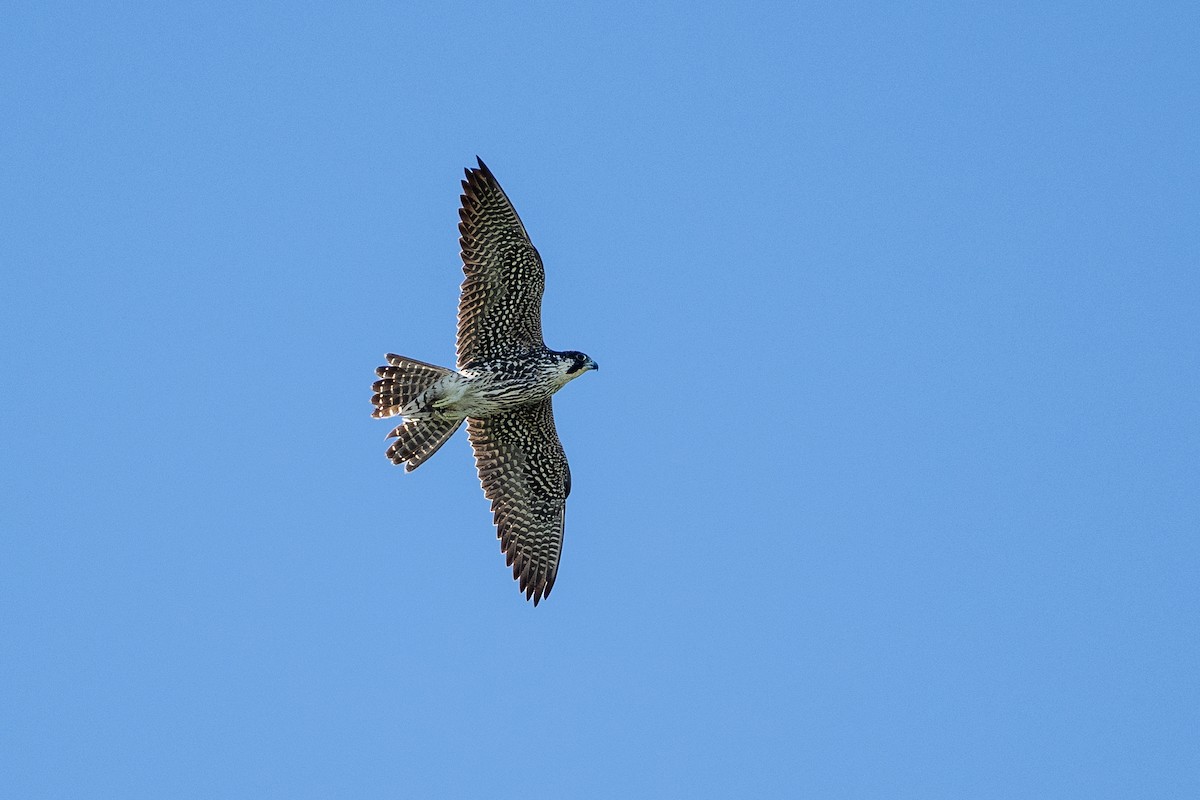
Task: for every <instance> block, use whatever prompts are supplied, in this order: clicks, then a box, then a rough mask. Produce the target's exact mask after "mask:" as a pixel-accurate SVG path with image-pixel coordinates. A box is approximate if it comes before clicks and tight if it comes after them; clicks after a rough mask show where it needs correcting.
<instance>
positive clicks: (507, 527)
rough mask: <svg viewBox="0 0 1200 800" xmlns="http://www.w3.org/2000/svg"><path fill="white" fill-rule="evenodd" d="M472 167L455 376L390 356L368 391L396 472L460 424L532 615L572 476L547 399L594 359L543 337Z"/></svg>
mask: <svg viewBox="0 0 1200 800" xmlns="http://www.w3.org/2000/svg"><path fill="white" fill-rule="evenodd" d="M476 160H477V161H478V162H479V167H478V168H477V169H467V170H466V176H467V179H466V180H464V181H463V182H462V186H463V195H462V205H461V207H460V209H459V212H458V216H459V219H460V222H459V225H458V230H459V233H461V234H462V236H461V237H460V238H459V240H458V241H459V245H460V246H461V247H462V260H463V272H465V273H466V276H467V277H466V279H465V280H464V281H463V283H462V294H461V296H460V297H459V301H458V364H457V366H458V369H457V371H456V370H453V369H448V368H446V367H438V366H434V365H433V364H426V363H425V362H423V361H417V360H416V359H412V358H406V357H405V356H398V355H394V354H391V353H389V354H388V356H387V362H388V363H387V364H386V365H385V366H382V367H379V368H378V369H376V370H375V374H376V375H378V376H379V380H377V381H375V383H374V385H373V386H372V387H371V388H372V390H373V391H374V392H375V394H374V396H372V398H371V402H372V403H374V404H375V410H374V411H373V412H372V413H371V416H373V417H378V418H385V417H394V416H397V415H399V416H401V417H403V418H404V424H402V425H400V426H399V427H397V428H396V429H395V430H393V431H392V432H391V433H389V434H388V438H394V439H395V440H396V441H395V442H393V443H392V444H391V446H390V447H389V448H388V449H387V456H388V458H390V459H391V460H392V463H394V464H404V469H405V470H406V471H409V472H411V471H412V470H414V469H416V468H417V467H419V466H421V465H422V464H424V463H425V462H426V461H427V460H428V459H429V457H430V456H432V455H433V454H434V453H436V452H437V450H438V448H439V447H441V446H442V445H443V444H445V443H446V440H447V439H449V438H450V437H451V436H452V435H453V434H454V432H455V431H456V430H458V428H459V426H460V425H462V423H463V420H466V422H467V435H468V437H469V438H470V440H471V447H472V448H474V450H475V466H476V468H477V469H478V471H479V482H480V483H481V484H483V493H484V495H486V496H487V498H488V499H489V500H491V501H492V511H493V519H494V521H495V524H496V536H497V537H498V538H499V539H500V549H501V551H502V552H503V553H504V557H505V561H506V563H507V564H508V565H509V566H511V567H512V570H513V578H515V579H516V580H518V581H520V587H521V591H522V592H524V593H525V599H526V600H530V599H531V600H533V604H534V605H535V606H536V605H537V604H538V603H539V602H540V601H541V599H542V598H543V597H546V596H549V594H550V590H551V589H553V588H554V579H555V576H556V575H557V574H558V562H559V556H560V555H561V553H562V541H563V514H564V511H565V508H566V502H567V495H568V494H570V493H571V470H570V469H569V468H568V466H567V457H566V454H565V453H563V447H562V443H561V442H560V441H559V440H558V433H557V432H556V431H555V429H554V413H553V410H552V409H551V407H550V396H551V395H553V394H554V393H555V392H557V391H558V390H559V389H561V388H562V387H564V386H566V385H567V383H568V382H570V381H572V380H574V379H575V378H578V377H579V376H580V375H582V374H583V373H585V372H587V371H588V370H592V369H598V367H597V366H596V362H595V361H593V360H592V359H590V358H588V357H587V356H586V355H584V354H583V353H580V352H577V351H575V350H565V351H562V352H558V351H556V350H551V349H549V348H548V347H546V343H545V342H544V341H543V339H542V290H543V288H544V287H545V284H546V275H545V270H544V269H543V267H542V258H541V256H539V255H538V251H537V249H536V248H535V247H534V246H533V243H532V242H530V241H529V234H528V233H526V232H525V226H524V225H523V224H522V223H521V218H520V217H518V216H517V212H516V210H515V209H514V208H513V206H512V203H511V202H509V199H508V197H507V196H506V195H505V194H504V190H503V189H501V188H500V184H499V183H498V182H497V181H496V178H495V176H494V175H492V172H491V170H489V169H488V168H487V166H485V165H484V163H483V161H480V160H479V159H476Z"/></svg>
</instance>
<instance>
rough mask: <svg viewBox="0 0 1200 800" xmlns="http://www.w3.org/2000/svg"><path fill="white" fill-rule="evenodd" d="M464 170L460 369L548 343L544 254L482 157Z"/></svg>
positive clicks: (459, 316)
mask: <svg viewBox="0 0 1200 800" xmlns="http://www.w3.org/2000/svg"><path fill="white" fill-rule="evenodd" d="M477 160H478V159H477ZM466 173H467V179H466V180H465V181H463V182H462V185H463V195H462V207H461V208H460V209H459V212H458V216H459V219H460V220H461V221H460V222H459V224H458V230H459V233H461V234H462V236H461V237H460V238H459V240H458V242H459V245H460V246H461V247H462V260H463V272H465V273H466V275H467V277H466V280H464V281H463V284H462V295H461V297H460V298H459V301H458V367H459V369H463V368H464V367H466V366H468V365H469V364H471V363H472V362H476V361H487V360H490V359H493V358H497V357H500V356H505V355H511V354H515V353H523V352H528V351H529V350H532V349H540V348H542V347H544V346H545V342H544V341H543V340H542V290H543V289H544V288H545V285H546V273H545V270H544V269H543V267H542V257H541V256H539V255H538V251H537V250H536V249H535V248H534V246H533V243H532V242H530V241H529V234H528V233H526V232H525V226H524V225H523V224H521V218H520V217H518V216H517V212H516V210H515V209H514V208H513V207H512V203H510V202H509V200H508V197H507V196H506V195H505V194H504V190H503V189H501V188H500V184H499V183H497V182H496V178H495V176H494V175H492V172H491V170H489V169H488V168H487V166H486V165H485V164H484V163H483V162H482V161H479V168H478V169H468V170H466Z"/></svg>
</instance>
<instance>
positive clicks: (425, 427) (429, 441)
mask: <svg viewBox="0 0 1200 800" xmlns="http://www.w3.org/2000/svg"><path fill="white" fill-rule="evenodd" d="M462 423H463V421H462V419H430V420H422V421H417V420H409V421H408V422H406V423H404V424H403V425H401V426H400V427H398V428H396V429H395V430H394V431H392V432H391V433H389V434H388V437H389V438H391V437H395V439H396V441H394V442H392V446H391V447H389V448H388V449H387V457H388V458H390V459H391V460H392V463H393V464H404V471H405V472H412V471H413V470H414V469H416V468H417V467H419V466H421V465H422V464H424V463H425V462H426V461H428V460H429V457H430V456H432V455H433V454H434V453H436V452H437V451H438V448H439V447H441V446H442V445H444V444H445V443H446V440H447V439H449V438H450V437H451V436H453V435H454V432H455V431H456V430H458V426H459V425H462ZM405 462H407V463H405Z"/></svg>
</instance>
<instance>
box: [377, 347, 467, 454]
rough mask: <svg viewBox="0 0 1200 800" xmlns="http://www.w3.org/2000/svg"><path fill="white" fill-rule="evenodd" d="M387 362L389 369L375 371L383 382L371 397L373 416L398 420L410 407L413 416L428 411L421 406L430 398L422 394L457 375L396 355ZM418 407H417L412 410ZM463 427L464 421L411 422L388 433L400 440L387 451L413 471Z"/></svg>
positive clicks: (413, 420) (391, 354)
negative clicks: (422, 396) (448, 377)
mask: <svg viewBox="0 0 1200 800" xmlns="http://www.w3.org/2000/svg"><path fill="white" fill-rule="evenodd" d="M387 361H388V363H387V365H386V366H382V367H379V368H378V369H376V370H375V374H376V375H378V376H379V380H377V381H375V383H374V384H373V385H372V386H371V390H372V391H373V392H374V393H375V394H374V395H372V396H371V402H372V403H374V404H375V410H374V411H372V412H371V416H373V417H376V418H381V417H394V416H396V415H398V414H403V413H405V409H406V408H407V409H408V413H409V414H413V413H415V412H417V411H425V410H426V409H425V408H421V407H420V406H424V405H427V403H428V399H422V398H421V395H422V393H424V392H425V391H426V390H427V389H429V388H430V387H431V386H433V385H434V384H435V383H437V382H438V381H439V380H441V379H442V378H444V377H446V376H447V375H452V374H453V373H454V370H452V369H447V368H446V367H439V366H437V365H435V364H426V363H425V362H424V361H417V360H416V359H415V358H407V357H405V356H398V355H396V354H395V353H388V356H387ZM417 401H420V402H419V403H418V402H417ZM414 404H416V406H417V407H416V408H410V406H413V405H414ZM459 425H462V419H440V418H437V417H434V418H431V419H419V420H418V419H410V420H408V421H406V422H405V423H404V424H403V425H401V426H400V427H398V428H396V429H395V430H394V431H392V432H391V433H389V434H388V438H393V439H395V440H396V441H394V442H392V445H391V447H389V448H388V449H387V457H388V458H390V459H391V460H392V463H394V464H404V469H405V470H406V471H408V472H412V471H413V470H414V469H416V468H417V467H419V466H421V465H422V464H424V463H425V462H426V461H428V460H429V457H430V456H432V455H433V454H434V453H436V452H437V451H438V448H439V447H441V446H442V445H443V444H445V443H446V440H447V439H449V438H450V437H451V436H453V435H454V432H455V431H456V430H458V426H459Z"/></svg>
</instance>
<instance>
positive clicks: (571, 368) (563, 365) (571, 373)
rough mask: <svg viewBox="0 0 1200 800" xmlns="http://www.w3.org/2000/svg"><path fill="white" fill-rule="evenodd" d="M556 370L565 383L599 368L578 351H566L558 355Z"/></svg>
mask: <svg viewBox="0 0 1200 800" xmlns="http://www.w3.org/2000/svg"><path fill="white" fill-rule="evenodd" d="M558 368H559V370H560V374H561V375H562V377H563V382H564V383H565V382H566V381H571V380H574V379H576V378H578V377H579V376H580V375H582V374H583V373H585V372H587V371H588V370H589V369H600V366H599V365H598V364H597V363H596V362H595V361H592V360H591V359H590V358H588V357H587V355H585V354H584V353H581V352H579V351H578V350H567V351H565V352H562V353H559V354H558Z"/></svg>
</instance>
